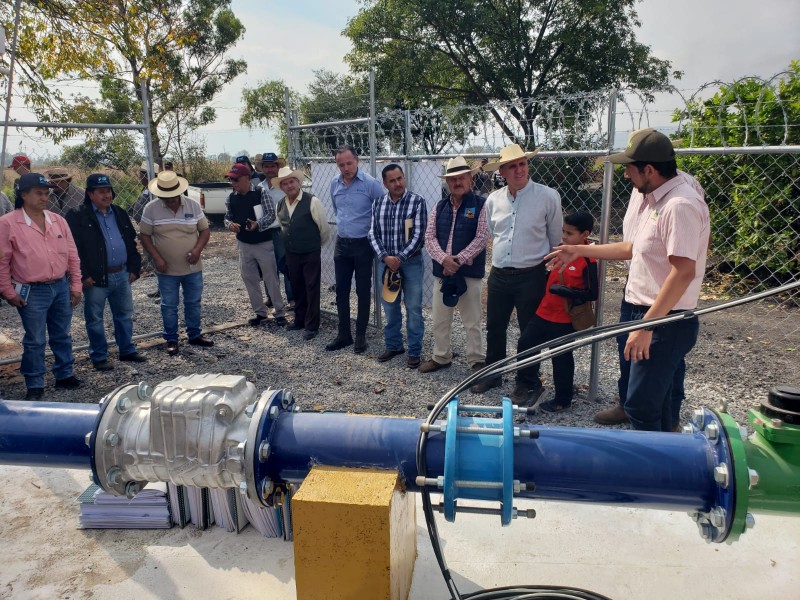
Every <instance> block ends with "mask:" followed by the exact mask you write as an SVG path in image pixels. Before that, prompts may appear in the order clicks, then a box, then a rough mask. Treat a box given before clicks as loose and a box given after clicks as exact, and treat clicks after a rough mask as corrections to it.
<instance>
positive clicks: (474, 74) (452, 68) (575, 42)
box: [344, 0, 679, 145]
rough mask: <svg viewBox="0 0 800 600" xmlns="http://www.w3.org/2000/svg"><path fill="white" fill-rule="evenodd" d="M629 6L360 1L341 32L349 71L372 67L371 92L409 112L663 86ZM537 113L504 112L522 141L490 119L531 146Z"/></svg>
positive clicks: (665, 67) (533, 108)
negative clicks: (346, 46) (421, 108)
mask: <svg viewBox="0 0 800 600" xmlns="http://www.w3.org/2000/svg"><path fill="white" fill-rule="evenodd" d="M635 1H636V0H616V1H612V0H562V1H560V2H543V1H542V0H492V1H489V0H469V1H464V0H364V1H363V2H362V4H363V5H364V8H362V9H361V10H360V11H359V13H358V15H357V16H355V17H354V18H352V19H350V20H349V21H348V24H347V27H346V28H345V30H344V34H345V35H346V36H347V37H349V38H350V40H351V41H352V42H353V51H352V52H351V53H350V54H348V55H347V57H346V60H347V61H348V62H349V64H350V67H351V69H352V70H353V71H354V72H355V73H362V74H363V73H366V72H368V71H369V70H371V69H375V70H376V72H377V81H376V87H378V88H379V89H381V90H382V91H383V93H384V94H386V95H388V96H389V97H392V98H398V99H401V100H402V102H403V103H404V104H405V105H407V106H410V107H416V106H421V105H422V103H423V102H428V103H430V105H431V106H442V105H443V104H447V103H466V104H489V103H492V102H498V101H499V102H510V101H512V100H514V99H517V98H535V99H537V100H538V99H540V98H545V97H547V96H555V95H559V96H561V95H566V94H571V93H576V92H585V91H586V90H597V89H602V88H606V87H610V86H623V85H625V86H628V87H635V88H639V89H645V90H651V89H656V88H660V87H664V86H665V85H666V84H667V83H668V80H669V75H670V63H669V62H668V61H664V60H660V59H657V58H655V57H653V56H652V54H651V53H650V48H649V47H648V46H645V45H643V44H641V43H639V42H637V41H636V37H635V33H634V28H635V27H637V26H638V25H639V22H638V18H637V15H636V11H635V10H634V5H635ZM674 75H677V76H679V74H677V73H676V74H674ZM540 109H541V107H540V105H539V104H538V102H532V103H529V104H526V105H524V106H521V107H513V108H512V109H511V110H510V111H509V113H510V116H511V118H512V119H514V120H515V121H516V123H517V124H518V125H519V130H521V135H518V131H517V130H516V128H511V127H509V126H508V124H507V123H505V122H504V119H503V118H502V116H501V114H500V113H499V112H494V117H495V119H496V120H497V122H498V124H499V125H500V126H501V127H503V128H504V130H505V132H506V134H507V135H508V136H509V137H510V138H512V139H518V141H520V142H521V143H522V144H525V145H527V142H528V141H531V142H535V140H532V139H531V138H532V136H533V133H534V131H535V129H536V119H537V117H538V116H539V113H540ZM520 137H521V138H522V139H519V138H520Z"/></svg>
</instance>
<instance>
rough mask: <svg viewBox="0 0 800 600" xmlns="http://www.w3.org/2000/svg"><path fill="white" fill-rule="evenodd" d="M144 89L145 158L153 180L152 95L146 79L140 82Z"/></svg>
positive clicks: (148, 171) (148, 172) (148, 174)
mask: <svg viewBox="0 0 800 600" xmlns="http://www.w3.org/2000/svg"><path fill="white" fill-rule="evenodd" d="M139 85H140V86H141V89H142V124H143V125H144V158H145V160H146V161H147V178H148V179H150V180H151V181H152V180H153V179H154V178H155V176H156V174H155V169H154V168H153V162H154V161H153V159H154V156H153V136H152V132H151V131H150V127H151V124H150V96H149V95H148V93H147V85H145V82H144V80H142V81H141V83H140V84H139Z"/></svg>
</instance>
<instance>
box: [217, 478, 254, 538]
mask: <svg viewBox="0 0 800 600" xmlns="http://www.w3.org/2000/svg"><path fill="white" fill-rule="evenodd" d="M242 498H243V496H242V495H241V494H240V493H239V490H238V489H233V488H226V489H221V488H215V489H212V490H211V508H212V510H213V513H214V522H215V523H216V524H217V527H222V528H223V529H224V530H226V531H227V532H229V533H233V532H236V533H239V532H240V531H241V530H242V529H243V528H244V527H247V523H248V520H247V517H246V516H245V512H244V510H243V507H242Z"/></svg>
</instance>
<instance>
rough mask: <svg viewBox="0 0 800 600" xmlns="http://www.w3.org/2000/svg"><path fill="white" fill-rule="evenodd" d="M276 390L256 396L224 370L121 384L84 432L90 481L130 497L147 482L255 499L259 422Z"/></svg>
mask: <svg viewBox="0 0 800 600" xmlns="http://www.w3.org/2000/svg"><path fill="white" fill-rule="evenodd" d="M276 394H277V395H280V392H276V391H274V390H269V389H268V390H267V391H265V392H263V393H262V394H261V395H260V397H258V398H256V389H255V386H254V385H253V384H252V383H250V382H249V381H247V379H246V378H245V377H243V376H239V375H222V374H204V375H190V376H186V377H176V378H175V379H172V380H170V381H165V382H163V383H160V384H159V385H157V386H156V387H155V388H151V387H150V386H149V385H148V384H146V383H140V384H139V385H138V386H136V385H126V386H122V387H119V388H117V389H116V390H114V391H113V392H111V393H110V394H109V395H108V396H106V397H105V398H103V399H102V400H101V402H100V404H101V410H100V413H99V415H98V421H97V424H96V427H95V431H94V432H91V433H90V434H87V442H88V444H89V447H90V448H91V454H92V470H93V474H94V479H95V482H96V483H97V484H98V485H100V486H101V487H102V488H103V489H104V490H106V491H108V492H110V493H113V494H117V495H127V496H128V497H133V496H134V495H135V494H136V493H138V492H139V490H141V488H142V487H143V486H144V485H145V484H146V482H148V481H171V482H172V483H175V484H178V485H187V486H196V487H212V488H232V487H235V488H239V489H241V490H242V491H243V492H248V493H250V494H251V495H253V496H254V497H256V496H257V492H256V491H255V490H256V486H255V481H254V478H253V465H252V463H253V460H254V459H255V460H259V457H258V456H254V453H257V452H258V450H257V447H258V445H259V441H258V440H257V439H256V436H258V435H260V434H261V433H262V432H261V430H260V428H259V426H258V424H259V422H260V421H262V418H261V417H262V416H264V417H266V415H265V414H263V413H265V409H266V408H267V406H268V405H269V404H270V399H271V398H273V396H275V395H276ZM266 420H269V419H268V418H267V419H266ZM248 435H252V436H253V437H252V438H251V439H250V440H248ZM264 458H266V457H264ZM262 462H263V461H262ZM248 488H249V489H248Z"/></svg>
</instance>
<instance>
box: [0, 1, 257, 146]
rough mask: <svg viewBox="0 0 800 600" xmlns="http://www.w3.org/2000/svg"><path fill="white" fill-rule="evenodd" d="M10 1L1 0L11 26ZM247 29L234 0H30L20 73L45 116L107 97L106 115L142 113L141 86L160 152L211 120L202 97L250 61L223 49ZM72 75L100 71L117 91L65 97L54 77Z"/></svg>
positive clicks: (117, 118) (78, 110)
mask: <svg viewBox="0 0 800 600" xmlns="http://www.w3.org/2000/svg"><path fill="white" fill-rule="evenodd" d="M12 5H13V2H12V1H11V0H4V2H3V4H2V5H0V11H1V12H0V17H1V18H2V21H3V24H4V25H5V26H6V28H7V29H8V28H9V27H10V22H11V21H12V20H13V15H12V14H11V7H12ZM243 34H244V26H243V25H242V23H241V22H240V21H239V20H238V19H237V18H236V16H235V15H234V14H233V12H232V11H231V10H230V0H183V1H182V2H174V1H168V0H33V1H30V2H26V3H25V11H24V18H23V20H22V22H21V27H20V40H19V44H18V47H17V49H16V54H17V61H18V63H17V64H18V65H19V70H18V75H19V77H18V82H19V86H20V89H21V90H22V91H23V94H24V96H25V101H26V104H27V105H28V106H29V107H30V108H31V109H32V110H33V111H34V113H35V114H36V116H37V117H38V118H39V119H40V120H43V121H44V120H61V121H69V120H74V119H75V118H76V117H79V116H81V114H83V113H88V114H92V115H94V116H93V118H99V116H100V115H101V114H102V112H103V111H104V110H105V111H108V109H109V105H111V106H113V107H114V110H111V111H109V112H107V113H106V114H105V116H106V117H107V119H108V120H107V121H106V122H110V123H126V122H127V123H130V122H141V119H142V112H141V111H142V108H141V107H142V105H143V103H142V94H143V91H142V89H143V88H144V89H145V90H146V93H147V94H148V96H149V100H150V103H149V110H150V114H149V115H148V117H149V118H150V122H151V124H152V132H151V139H150V140H149V141H148V143H149V144H150V146H151V149H152V151H153V154H154V156H155V157H157V158H159V157H161V156H163V155H164V154H165V153H166V152H167V151H168V149H169V148H170V145H172V144H174V143H175V141H176V140H180V139H181V136H183V135H185V134H186V133H187V130H191V129H193V128H196V127H199V126H200V125H204V124H207V123H209V122H211V121H213V119H214V118H215V112H214V110H213V108H210V107H208V106H206V105H207V104H208V103H209V102H210V101H211V100H212V99H213V98H214V97H215V96H216V95H217V94H218V93H219V92H220V91H221V90H222V88H223V87H224V86H225V85H226V84H228V83H229V82H231V81H232V80H233V79H234V78H235V77H236V76H238V75H239V74H240V73H243V72H244V71H245V69H246V63H245V62H244V61H242V60H233V59H230V58H226V54H227V52H228V51H229V50H230V49H231V48H232V47H233V45H234V44H235V43H236V42H237V41H238V40H239V39H240V38H241V37H242V35H243ZM71 78H77V79H81V80H87V79H88V80H95V81H100V82H101V91H102V89H103V85H106V90H107V91H108V90H111V89H116V92H117V93H116V95H114V97H113V98H109V97H107V96H106V97H102V98H101V99H100V100H98V101H93V100H91V99H89V98H88V97H86V96H79V97H73V98H72V99H66V98H64V96H63V93H62V92H61V91H60V90H59V87H58V85H54V84H57V83H59V82H61V81H63V80H65V79H71ZM103 82H106V83H105V84H104V83H103ZM111 82H113V83H111ZM115 86H116V87H115ZM117 104H118V106H117ZM46 133H47V134H48V135H51V136H52V137H54V138H55V137H57V136H58V135H59V132H53V131H51V130H48V131H47V132H46ZM68 133H71V132H68ZM162 137H163V139H162Z"/></svg>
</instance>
